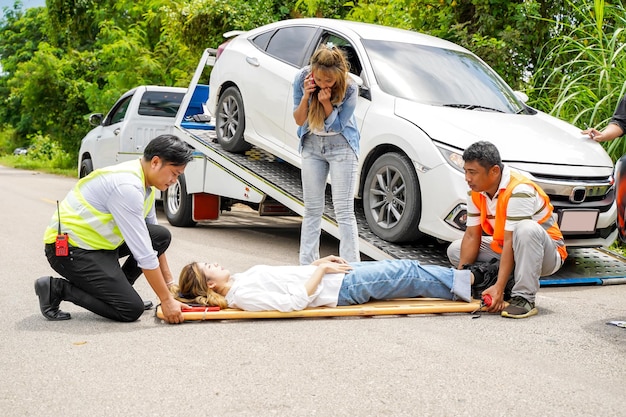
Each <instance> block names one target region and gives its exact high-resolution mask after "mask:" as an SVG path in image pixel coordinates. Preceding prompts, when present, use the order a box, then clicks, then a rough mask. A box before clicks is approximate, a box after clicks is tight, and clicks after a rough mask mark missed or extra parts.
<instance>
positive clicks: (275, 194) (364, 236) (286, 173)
mask: <svg viewBox="0 0 626 417" xmlns="http://www.w3.org/2000/svg"><path fill="white" fill-rule="evenodd" d="M215 53H216V50H215V49H210V48H209V49H206V50H205V51H204V53H203V55H202V58H201V60H200V62H199V64H198V67H197V69H196V71H195V73H194V76H193V78H192V80H191V83H190V85H189V87H188V89H187V92H186V94H185V96H184V97H183V100H182V103H181V106H180V109H179V111H178V114H177V116H176V120H175V127H176V128H177V129H178V134H179V135H180V137H181V138H182V139H183V140H185V141H186V142H187V143H189V144H190V145H191V146H192V147H193V148H195V150H196V157H195V158H194V160H193V161H192V162H191V163H190V164H189V165H188V167H187V169H186V171H185V174H184V175H183V176H181V178H180V180H179V182H177V183H176V184H174V185H173V186H172V187H170V189H168V190H167V191H166V192H165V196H164V198H163V200H164V208H165V212H166V216H167V218H168V220H169V221H170V223H172V224H174V225H178V226H189V225H193V224H195V223H196V222H200V221H208V220H217V219H218V218H219V215H220V212H221V211H222V210H228V209H229V207H230V206H231V205H232V204H233V202H242V203H244V204H249V205H251V206H253V207H258V210H259V214H260V215H268V214H270V215H277V214H278V215H280V214H294V215H300V216H302V215H303V214H304V201H303V196H302V186H301V178H300V170H299V169H298V168H296V167H294V166H293V165H290V164H289V163H287V162H285V161H282V160H281V159H280V158H277V157H275V156H274V155H272V154H270V153H268V152H266V151H264V150H262V149H260V148H257V147H254V146H253V147H252V149H251V150H250V151H247V152H246V153H245V154H237V153H231V152H228V151H225V150H224V149H222V148H221V146H220V145H219V144H218V143H217V137H216V133H215V126H214V124H212V122H211V118H210V117H208V116H207V114H206V112H205V109H204V108H203V105H204V103H206V101H207V98H208V94H209V86H208V85H205V84H201V83H199V81H200V78H201V77H202V76H203V73H204V71H205V68H206V67H207V66H211V65H213V63H214V60H215ZM355 210H356V218H357V224H358V228H359V248H360V251H361V253H363V254H365V255H366V256H368V257H370V258H372V259H374V260H380V259H394V258H402V259H414V260H418V261H420V262H423V263H427V264H436V265H442V266H450V263H449V261H448V259H447V256H446V251H445V249H446V247H447V244H448V243H447V242H440V241H437V240H435V239H428V238H423V239H421V240H419V241H416V242H410V243H400V244H399V243H391V242H388V241H385V240H383V239H381V238H379V237H378V236H376V235H375V234H374V233H373V232H372V231H371V230H370V229H369V227H368V225H367V221H366V220H365V215H364V213H363V207H362V205H361V204H360V201H359V200H357V201H356V203H355ZM322 229H323V230H324V231H326V232H327V233H329V234H330V235H332V236H334V237H336V238H338V236H339V232H338V227H337V222H336V220H335V216H334V210H333V204H332V199H331V197H330V191H329V189H327V193H326V205H325V212H324V215H323V218H322ZM621 283H626V258H624V257H622V256H620V255H618V254H616V253H614V252H612V251H609V250H607V249H606V248H573V249H569V257H568V259H567V261H566V262H565V265H564V266H563V268H561V270H560V271H559V272H558V273H556V274H554V275H552V276H550V277H544V278H542V279H541V285H542V286H559V285H576V284H579V285H606V284H621Z"/></svg>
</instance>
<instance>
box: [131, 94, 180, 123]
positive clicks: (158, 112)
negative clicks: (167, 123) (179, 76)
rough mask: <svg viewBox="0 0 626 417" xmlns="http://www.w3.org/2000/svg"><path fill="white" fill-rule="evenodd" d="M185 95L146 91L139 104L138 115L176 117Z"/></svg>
mask: <svg viewBox="0 0 626 417" xmlns="http://www.w3.org/2000/svg"><path fill="white" fill-rule="evenodd" d="M184 95H185V93H172V92H168V91H147V92H146V93H145V94H144V95H143V97H141V102H140V103H139V110H138V112H139V114H140V115H142V116H156V117H176V113H177V112H178V108H179V107H180V103H181V102H182V101H183V97H184Z"/></svg>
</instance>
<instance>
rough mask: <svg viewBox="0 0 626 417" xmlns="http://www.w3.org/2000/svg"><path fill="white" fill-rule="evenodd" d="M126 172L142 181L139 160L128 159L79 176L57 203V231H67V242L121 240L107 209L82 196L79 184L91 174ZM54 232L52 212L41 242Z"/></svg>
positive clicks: (110, 244)
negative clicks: (73, 185) (96, 206)
mask: <svg viewBox="0 0 626 417" xmlns="http://www.w3.org/2000/svg"><path fill="white" fill-rule="evenodd" d="M121 172H128V173H131V174H134V175H136V176H137V177H138V178H139V179H140V180H141V183H142V184H145V180H144V173H143V169H142V168H141V162H140V161H139V160H136V161H129V162H125V163H122V164H118V165H114V166H112V167H107V168H102V169H98V170H96V171H94V172H92V173H91V174H90V175H88V176H86V177H84V178H82V179H80V180H79V181H78V183H77V184H76V186H75V187H74V189H72V191H70V192H69V193H68V195H67V197H65V199H64V200H63V201H62V202H61V203H60V204H59V212H60V216H61V231H62V232H64V233H67V234H68V240H69V243H70V245H72V246H77V247H79V248H82V249H93V250H97V249H104V250H113V249H116V248H117V247H119V246H120V245H121V244H122V243H123V242H124V237H123V236H122V232H121V231H120V229H119V227H118V226H117V224H116V223H115V221H114V219H113V215H112V214H110V213H103V212H101V211H98V210H97V209H96V208H95V207H93V206H92V205H91V204H89V203H88V202H87V200H85V197H84V196H83V195H82V193H81V189H82V187H83V186H84V185H85V184H86V183H88V182H89V181H92V180H93V179H94V178H98V177H101V176H103V175H107V174H115V173H121ZM154 194H155V193H154V187H151V190H150V196H149V197H148V198H145V199H144V207H143V215H144V218H145V217H147V216H148V214H149V213H150V210H151V209H152V207H153V205H154ZM57 233H58V215H57V213H55V214H54V216H52V219H51V220H50V225H49V226H48V228H47V229H46V233H45V235H44V242H45V243H52V242H54V240H55V238H56V235H57Z"/></svg>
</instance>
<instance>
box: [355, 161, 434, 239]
mask: <svg viewBox="0 0 626 417" xmlns="http://www.w3.org/2000/svg"><path fill="white" fill-rule="evenodd" d="M421 206H422V203H421V194H420V186H419V181H418V179H417V174H416V173H415V169H414V168H413V166H412V164H411V160H410V159H409V158H408V157H407V156H405V155H402V154H400V153H396V152H390V153H387V154H384V155H382V156H380V157H379V158H378V159H377V160H376V161H375V162H374V164H372V166H371V167H370V169H369V171H368V173H367V177H366V178H365V186H364V189H363V208H364V211H365V218H366V220H367V224H368V225H369V227H370V229H371V230H372V232H374V234H376V236H378V237H380V238H382V239H384V240H387V241H389V242H408V241H412V240H416V239H417V238H418V237H420V235H421V233H420V232H419V230H418V228H417V225H418V224H419V221H420V218H421V215H422V207H421Z"/></svg>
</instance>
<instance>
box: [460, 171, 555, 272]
mask: <svg viewBox="0 0 626 417" xmlns="http://www.w3.org/2000/svg"><path fill="white" fill-rule="evenodd" d="M519 184H528V185H532V186H533V187H534V188H535V190H536V191H537V193H538V194H539V195H540V196H541V198H543V200H544V201H545V204H546V208H547V210H548V212H547V214H546V215H545V216H544V217H543V218H542V219H540V220H539V221H538V223H539V224H541V225H542V226H543V227H544V229H545V230H546V232H548V235H549V236H550V237H551V238H552V240H554V241H555V242H557V250H558V252H559V255H560V256H561V259H563V260H565V259H566V258H567V249H566V248H565V241H564V240H563V234H562V233H561V230H560V229H559V226H558V225H557V224H556V222H555V221H554V220H553V219H552V213H553V211H554V207H553V206H552V203H550V197H548V196H547V194H546V193H545V192H544V191H543V190H542V189H541V187H538V186H537V185H536V184H535V183H534V182H532V181H531V180H529V179H528V178H526V177H524V176H523V175H520V174H518V173H516V172H511V181H509V185H507V187H506V189H505V190H504V192H501V193H500V195H498V202H497V203H496V215H495V227H493V226H491V223H489V220H488V218H487V198H486V197H485V196H484V195H483V194H481V193H478V192H475V191H472V192H471V193H472V194H471V195H472V201H473V202H474V204H475V205H476V207H478V208H479V209H480V225H481V226H482V229H483V231H484V232H485V233H487V234H488V235H491V236H493V240H492V242H491V249H493V251H494V252H496V253H502V245H504V224H505V222H506V208H507V205H508V203H509V198H511V194H513V189H515V187H517V186H518V185H519Z"/></svg>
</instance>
